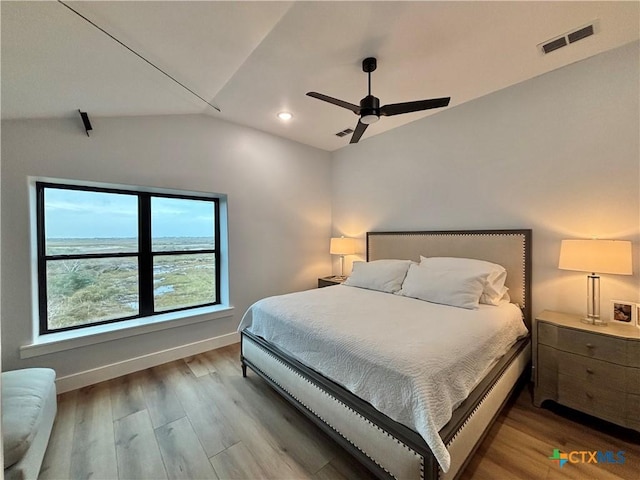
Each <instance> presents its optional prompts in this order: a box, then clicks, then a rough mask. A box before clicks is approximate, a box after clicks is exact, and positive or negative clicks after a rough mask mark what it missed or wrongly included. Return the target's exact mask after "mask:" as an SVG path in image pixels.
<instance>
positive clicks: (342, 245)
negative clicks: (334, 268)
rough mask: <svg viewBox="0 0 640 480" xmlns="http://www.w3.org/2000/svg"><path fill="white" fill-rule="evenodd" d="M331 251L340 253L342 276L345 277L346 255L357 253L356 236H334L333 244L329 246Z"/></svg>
mask: <svg viewBox="0 0 640 480" xmlns="http://www.w3.org/2000/svg"><path fill="white" fill-rule="evenodd" d="M329 253H330V254H331V255H340V278H345V277H344V256H345V255H353V254H354V253H356V240H355V238H345V237H344V236H342V237H339V238H336V237H334V238H332V239H331V245H330V247H329Z"/></svg>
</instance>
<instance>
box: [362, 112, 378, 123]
mask: <svg viewBox="0 0 640 480" xmlns="http://www.w3.org/2000/svg"><path fill="white" fill-rule="evenodd" d="M378 120H380V117H379V116H378V115H373V114H370V115H363V116H362V117H360V122H362V123H364V124H365V125H371V124H372V123H376V122H377V121H378Z"/></svg>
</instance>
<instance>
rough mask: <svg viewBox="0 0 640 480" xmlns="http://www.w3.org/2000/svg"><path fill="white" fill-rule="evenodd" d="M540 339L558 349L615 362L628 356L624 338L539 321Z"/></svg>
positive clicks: (620, 361)
mask: <svg viewBox="0 0 640 480" xmlns="http://www.w3.org/2000/svg"><path fill="white" fill-rule="evenodd" d="M603 328H606V327H603ZM538 341H539V343H542V344H545V345H549V346H552V347H555V348H557V349H558V350H564V351H565V352H570V353H577V354H578V355H583V356H585V357H591V358H597V359H600V360H607V361H609V362H613V363H622V362H625V361H626V358H627V352H626V345H627V342H626V341H625V340H623V339H620V338H614V337H608V336H605V335H597V334H593V333H591V332H583V331H579V330H575V329H572V328H564V327H556V326H555V325H549V324H547V323H544V322H540V323H538Z"/></svg>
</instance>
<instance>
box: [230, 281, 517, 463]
mask: <svg viewBox="0 0 640 480" xmlns="http://www.w3.org/2000/svg"><path fill="white" fill-rule="evenodd" d="M245 328H247V329H248V330H249V331H251V332H252V333H253V334H255V335H258V336H261V337H263V338H264V339H265V340H267V341H269V342H271V343H272V344H274V345H276V346H277V347H279V348H280V349H282V350H284V351H285V352H287V353H289V354H290V355H291V356H293V357H294V358H297V359H298V360H300V361H301V362H303V363H304V364H306V365H308V366H309V367H311V368H313V369H314V370H316V371H317V372H319V373H321V374H322V375H324V376H325V377H327V378H330V379H332V380H333V381H335V382H337V383H339V384H341V385H342V386H343V387H345V388H346V389H347V390H349V391H350V392H352V393H353V394H355V395H357V396H358V397H360V398H362V399H363V400H365V401H367V402H369V403H370V404H372V405H373V406H374V407H375V408H376V409H377V410H379V411H380V412H382V413H384V414H385V415H387V416H388V417H390V418H391V419H393V420H395V421H396V422H399V423H402V424H403V425H406V426H407V427H409V428H411V429H412V430H415V431H416V432H418V433H419V434H420V435H421V436H422V437H423V438H424V440H425V442H426V443H427V445H429V448H430V449H431V450H432V452H433V454H434V456H435V457H436V459H437V461H438V463H439V464H440V466H441V468H442V469H443V471H447V470H448V469H449V464H450V456H449V453H448V452H447V449H446V447H445V445H444V443H443V442H442V439H441V438H440V436H439V434H438V432H439V430H440V429H441V428H442V427H443V426H444V425H445V424H446V423H447V422H448V421H449V420H450V419H451V415H452V412H453V410H454V409H455V408H456V407H457V406H458V405H459V404H460V403H461V402H462V401H463V400H464V399H465V398H466V397H467V396H468V395H469V393H470V392H471V390H472V389H473V388H474V387H475V386H476V385H477V384H478V382H479V381H480V380H481V379H482V378H483V377H484V375H485V374H486V372H487V371H488V370H489V369H490V367H491V366H492V365H494V364H495V362H496V360H497V359H499V358H500V357H502V356H503V355H504V354H505V353H506V352H507V351H508V350H509V348H510V347H511V346H512V345H513V344H514V343H515V342H516V341H517V339H518V338H520V337H522V336H524V335H526V334H527V329H526V327H525V326H524V323H523V321H522V313H521V311H520V309H519V308H518V307H517V306H515V305H512V304H509V303H504V304H501V305H499V306H490V305H480V307H479V308H478V309H476V310H465V309H461V308H455V307H450V306H445V305H438V304H433V303H429V302H424V301H421V300H416V299H412V298H408V297H403V296H399V295H393V294H389V293H382V292H378V291H373V290H366V289H361V288H357V287H349V286H346V285H337V286H333V287H327V288H322V289H315V290H309V291H305V292H297V293H292V294H288V295H281V296H277V297H270V298H266V299H263V300H260V301H259V302H256V303H255V304H254V305H252V306H251V307H250V308H249V310H248V311H247V313H246V314H245V315H244V317H243V319H242V321H241V323H240V326H239V330H243V329H245Z"/></svg>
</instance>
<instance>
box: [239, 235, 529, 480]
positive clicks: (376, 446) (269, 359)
mask: <svg viewBox="0 0 640 480" xmlns="http://www.w3.org/2000/svg"><path fill="white" fill-rule="evenodd" d="M366 241H367V261H368V262H373V261H375V260H385V259H394V260H403V259H404V260H411V261H413V262H419V261H420V259H421V256H425V257H463V258H474V259H479V260H485V261H488V262H492V263H495V264H499V265H502V266H504V268H505V270H506V272H507V279H506V286H507V287H508V289H509V296H510V299H511V304H508V302H505V303H507V305H501V306H500V307H489V306H485V307H487V308H484V307H483V308H477V309H476V310H477V314H479V315H483V314H485V310H489V309H491V308H496V310H495V311H498V310H500V311H502V310H504V311H505V312H508V311H509V310H510V312H508V314H509V315H511V316H513V310H517V315H518V317H519V319H520V323H521V324H522V322H524V325H526V327H527V328H528V329H529V330H530V322H531V302H530V295H531V289H530V284H531V273H530V272H531V231H530V230H491V231H489V230H480V231H478V230H475V231H438V232H369V233H368V234H367V240H366ZM378 263H380V262H378ZM322 290H323V291H322V292H320V291H309V292H300V293H299V294H290V296H281V297H274V298H272V299H267V301H266V303H267V304H273V305H271V307H270V308H271V312H276V313H277V312H279V311H282V315H276V314H273V315H272V316H274V317H276V316H282V317H283V318H285V319H286V321H288V320H290V319H288V317H289V316H291V317H296V316H298V317H304V321H302V322H300V321H299V320H298V323H299V324H300V329H301V331H302V329H303V328H307V329H311V330H314V329H315V330H318V331H320V330H322V328H321V325H322V324H321V323H318V324H317V325H318V328H316V325H315V324H313V322H314V321H315V320H316V319H315V318H314V316H317V317H318V318H319V319H320V318H322V317H325V320H328V323H332V318H333V317H332V315H333V316H335V317H338V316H340V315H343V314H344V315H343V316H344V317H349V318H351V317H355V316H356V314H357V309H358V308H360V307H358V308H356V307H353V308H352V307H351V305H355V304H359V305H363V306H365V307H366V308H364V312H363V315H367V314H369V313H370V312H369V311H372V310H376V311H378V312H380V313H381V314H382V316H383V317H384V318H391V317H394V313H393V312H403V313H402V315H400V316H401V317H402V318H401V319H397V318H395V319H394V322H395V321H396V320H398V321H400V320H401V321H402V322H405V321H406V322H408V323H400V325H402V327H401V328H402V330H401V333H402V332H404V331H405V330H403V329H405V328H409V329H411V328H414V330H408V331H411V332H414V333H410V334H407V338H408V339H411V341H408V342H403V341H402V339H403V337H402V336H400V337H398V336H397V335H399V333H398V332H395V337H394V335H392V334H391V333H389V334H388V336H389V341H388V342H386V343H388V344H392V343H394V344H395V343H400V342H402V343H406V344H407V345H413V346H414V347H415V348H422V344H416V342H417V341H418V340H417V333H415V332H417V330H415V325H416V324H415V323H414V324H412V323H411V317H412V316H413V315H414V313H413V312H414V309H415V308H418V309H420V310H419V312H418V313H415V315H416V316H419V315H427V314H426V313H423V311H422V310H423V309H427V308H435V309H438V308H441V306H438V305H433V304H429V303H427V302H423V301H421V300H412V299H408V298H406V297H402V296H397V295H393V294H389V293H379V292H370V291H366V290H364V289H359V288H354V287H348V286H335V287H328V288H325V289H322ZM353 295H356V296H355V297H354V296H353ZM385 295H386V299H383V298H382V297H383V296H385ZM289 297H291V298H289ZM287 301H289V303H291V301H293V304H295V303H296V301H297V303H298V312H297V313H295V312H294V310H295V308H294V307H292V308H293V310H292V312H294V313H291V315H289V313H288V310H286V308H285V307H284V306H285V305H288V304H287V303H286V302H287ZM340 302H342V303H340ZM412 302H413V303H412ZM414 304H415V305H418V306H417V307H415V306H414ZM513 304H516V305H517V306H518V308H517V309H516V308H515V307H514V306H513ZM387 305H388V306H387ZM266 307H267V305H262V304H261V307H260V308H262V310H265V309H266ZM303 307H304V308H303ZM405 308H406V310H405ZM446 308H448V309H449V310H451V309H452V308H453V307H446ZM253 309H254V307H252V308H251V309H250V310H249V311H248V312H247V314H246V315H245V318H244V319H243V323H241V326H240V329H241V333H242V335H241V342H242V343H241V348H242V350H241V361H242V368H243V375H246V372H247V367H248V368H250V369H251V370H252V371H254V372H255V373H256V374H258V375H259V376H261V377H262V378H263V379H264V380H265V381H267V382H268V383H269V384H270V385H271V386H272V387H273V388H274V389H275V390H276V391H278V392H279V393H280V394H281V395H282V396H283V397H284V398H286V399H287V400H289V401H290V402H291V403H292V404H293V405H294V406H295V407H297V408H298V409H299V410H300V411H302V412H303V413H304V414H305V415H306V416H307V417H308V418H310V419H311V420H312V421H313V422H315V423H316V424H317V425H319V426H320V427H321V428H322V429H323V430H324V431H325V432H327V433H328V434H329V435H330V436H331V437H332V438H334V439H335V440H336V442H338V443H339V444H340V445H342V446H343V447H344V448H345V449H347V450H348V451H349V452H350V453H351V454H353V455H354V456H355V457H356V458H357V459H358V460H360V461H361V462H362V463H363V464H364V465H365V466H366V467H367V468H369V469H370V470H371V471H372V472H373V473H374V474H375V475H376V476H377V477H379V478H399V479H405V478H407V479H436V478H442V479H448V478H455V477H456V476H458V475H459V474H460V473H461V472H462V471H463V469H464V467H465V465H466V464H467V462H468V461H469V459H470V457H471V456H472V454H473V452H474V451H475V448H476V447H477V445H478V444H479V443H480V441H481V440H482V438H483V437H484V434H485V432H486V431H487V429H488V427H489V426H490V425H491V423H492V421H493V420H494V419H495V417H496V416H497V415H498V413H499V412H500V410H501V408H502V407H503V405H504V404H505V402H506V401H507V399H508V398H509V396H510V394H511V392H512V391H513V389H514V388H515V385H516V383H517V381H518V379H519V378H521V377H526V376H527V375H528V367H529V364H530V357H531V351H530V349H531V347H530V340H529V337H528V335H526V329H524V328H523V330H524V333H525V334H523V333H522V332H520V334H519V335H517V337H518V339H517V340H513V341H511V343H508V344H505V345H506V347H505V346H504V345H503V347H504V348H506V349H507V351H506V353H504V354H502V352H500V356H499V357H496V358H495V359H494V360H493V361H491V363H489V364H488V365H489V366H488V367H487V368H486V369H484V368H482V375H481V377H478V379H476V380H474V381H473V383H472V384H470V385H471V387H469V389H470V393H469V391H464V398H462V399H460V400H459V399H456V398H453V399H451V405H452V408H453V410H452V411H449V412H448V416H447V417H446V418H447V421H446V424H444V425H443V426H442V425H440V424H438V423H437V422H431V423H434V425H438V429H437V430H436V431H435V432H434V433H435V437H437V438H435V439H434V438H433V437H434V435H430V434H429V433H430V432H429V431H425V428H423V424H422V423H420V422H417V423H412V422H410V421H408V420H407V418H408V417H410V416H411V415H413V414H414V413H415V411H418V412H419V413H420V412H422V411H423V410H424V411H428V410H429V408H431V409H432V410H433V411H434V412H432V413H434V414H435V413H436V412H437V411H438V410H439V407H438V408H436V406H434V405H437V404H432V403H431V398H430V397H428V396H427V397H425V398H426V400H425V401H424V402H422V405H418V406H412V408H415V409H417V410H414V411H412V412H411V411H410V412H408V413H407V412H406V411H405V410H407V408H400V407H398V408H399V409H400V410H401V412H400V413H398V412H397V411H394V410H393V409H389V407H390V405H391V403H390V402H388V401H387V400H388V399H386V398H381V397H380V395H382V394H380V395H378V394H372V393H371V392H383V393H384V392H387V391H388V392H402V391H404V390H405V385H404V384H403V383H402V382H403V381H404V378H405V376H403V374H404V372H405V370H406V371H414V370H415V366H412V365H409V364H407V365H409V366H406V368H404V358H403V357H402V356H397V357H398V362H399V365H400V366H399V367H396V366H394V370H398V371H399V373H396V375H398V377H397V378H399V380H395V378H396V377H393V376H392V375H391V374H389V376H388V381H389V382H390V383H389V384H390V385H393V388H389V389H380V388H377V387H376V388H372V387H370V386H368V384H367V382H364V381H363V382H360V381H358V382H356V383H357V384H358V385H359V387H354V384H353V382H349V381H348V380H345V378H342V377H341V375H342V373H341V372H342V370H336V369H335V368H334V369H333V370H332V369H331V368H329V367H326V365H325V363H324V361H323V352H324V351H325V350H329V351H332V349H334V350H335V355H334V356H335V357H336V358H338V359H339V360H338V361H342V362H343V364H342V365H343V366H347V365H348V366H349V369H348V370H353V369H354V368H355V369H356V370H358V368H359V365H360V363H361V362H365V360H366V359H365V357H364V355H362V353H363V351H366V350H367V349H371V348H372V347H366V348H365V346H364V345H367V342H365V340H367V341H368V338H364V337H368V336H369V335H368V334H367V335H365V334H363V335H362V337H363V338H362V339H361V340H362V342H361V343H362V345H363V347H362V348H360V342H359V341H358V340H359V339H357V337H355V336H354V333H355V332H354V331H353V329H357V328H360V327H357V325H356V326H352V325H351V323H350V322H349V321H348V319H347V318H345V319H344V322H343V320H342V319H341V320H340V321H338V320H336V321H333V323H335V324H336V325H337V324H339V323H341V322H342V323H346V324H347V325H348V326H350V327H351V328H352V331H349V330H348V328H346V327H345V330H344V331H343V332H340V337H341V338H345V339H349V338H351V337H353V339H352V340H351V343H349V341H347V340H345V341H344V343H345V344H348V345H349V348H350V349H351V350H345V349H344V348H343V346H342V345H341V344H338V343H339V342H338V337H335V339H334V340H335V342H336V343H335V345H333V344H329V345H325V346H324V347H322V348H318V347H316V346H315V344H306V345H304V344H303V345H302V346H300V347H294V346H292V345H290V344H287V343H283V342H281V341H280V339H281V338H283V337H287V336H296V334H294V333H291V334H290V331H291V332H293V331H294V329H293V328H291V326H292V325H293V324H286V323H285V324H283V325H284V326H280V327H279V328H280V331H279V332H278V331H277V330H276V333H274V334H272V335H271V334H270V336H269V335H267V334H265V333H264V332H266V330H261V329H260V328H258V324H256V325H252V317H253V315H254V314H255V312H254V311H253ZM367 309H368V310H367ZM385 309H387V310H385ZM262 310H260V312H261V315H263V316H264V315H267V316H269V315H271V314H270V313H268V312H269V310H265V311H266V312H267V313H264V312H263V311H262ZM441 310H442V308H441ZM453 310H457V311H460V312H462V309H457V308H453ZM385 311H386V313H385ZM463 314H464V315H467V313H466V312H462V313H461V314H460V317H463V316H464V315H463ZM475 314H476V313H474V315H475ZM505 314H506V313H505ZM428 315H431V313H428ZM469 315H470V313H469ZM247 317H248V319H247ZM405 317H406V318H405ZM283 321H284V320H283ZM454 321H456V319H454V318H452V320H451V322H454ZM460 321H462V320H460ZM448 322H449V321H448ZM304 324H309V325H307V326H306V327H303V325H304ZM354 325H355V324H354ZM474 325H475V326H474V328H476V329H477V328H479V327H478V326H477V325H478V324H474ZM482 325H484V324H482ZM274 328H275V327H274ZM482 328H484V327H482ZM487 329H488V327H487ZM372 330H376V329H372ZM498 330H500V329H498ZM360 331H361V332H364V329H362V328H361V329H360ZM365 333H367V332H365ZM481 333H482V332H481V331H480V330H476V331H475V332H473V338H476V337H478V336H479V335H480V334H481ZM334 335H335V334H334ZM306 336H307V333H304V334H300V335H299V337H300V338H304V337H306ZM318 337H320V335H318ZM267 338H269V339H267ZM393 338H395V340H393ZM354 339H355V340H354ZM312 341H322V339H315V340H312ZM372 341H373V342H374V343H375V341H376V339H375V338H373V339H372ZM424 341H425V342H428V341H429V340H428V335H427V336H425V340H424ZM505 341H506V340H505ZM341 342H342V341H341ZM379 345H380V348H379V349H378V350H377V351H376V352H375V354H376V355H375V356H374V355H372V354H371V353H370V354H369V357H380V358H383V359H385V360H384V361H383V362H382V363H384V362H386V357H385V355H386V354H387V351H386V350H385V349H386V346H387V345H386V344H383V343H380V344H379ZM416 345H417V346H416ZM487 345H488V344H487ZM434 346H435V345H434ZM296 349H298V351H296ZM404 350H405V351H406V356H407V358H409V357H411V354H410V351H411V348H409V347H407V346H406V345H404ZM477 350H478V352H482V351H484V350H486V348H485V347H483V348H478V349H477ZM292 352H294V353H292ZM478 354H480V353H478ZM349 355H351V356H349ZM358 355H360V356H358ZM474 355H475V353H474ZM325 356H326V355H325ZM374 360H375V358H374ZM407 361H408V360H407ZM469 361H470V363H471V364H473V363H474V362H475V357H472V356H471V353H469ZM487 361H489V360H487ZM378 367H379V368H378V369H380V367H381V365H378ZM382 367H384V365H382ZM479 368H480V367H479ZM363 371H366V372H367V373H366V375H363V376H364V377H367V378H370V380H367V381H370V382H373V383H374V384H375V385H376V386H377V385H380V382H381V380H380V379H378V380H377V383H375V382H376V379H375V377H373V376H370V375H369V373H368V372H369V369H364V370H363ZM414 377H415V378H419V379H421V381H420V384H421V385H422V384H425V385H426V386H425V388H427V390H429V389H431V390H433V391H438V392H439V391H440V390H446V389H445V388H444V387H443V386H438V384H437V382H435V381H431V380H429V381H424V379H426V378H430V377H423V376H422V373H421V372H420V373H419V374H416V375H414ZM383 378H384V377H383ZM412 378H413V377H412ZM434 378H435V377H434ZM438 378H441V377H438ZM442 378H443V379H444V378H445V377H442ZM443 384H446V385H447V386H448V384H449V381H448V380H446V381H444V383H443ZM360 387H362V388H360ZM354 392H355V393H354ZM370 395H373V397H371V396H370ZM383 396H384V395H383ZM405 398H414V395H413V394H412V396H411V397H407V396H406V395H405ZM401 403H402V402H401ZM407 403H420V402H415V401H413V400H412V401H411V402H407ZM383 412H384V413H383ZM405 417H407V418H405ZM427 424H428V425H427V426H428V427H429V428H430V429H431V430H433V427H434V425H431V424H429V422H427ZM440 427H441V428H440ZM443 449H444V451H443Z"/></svg>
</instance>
